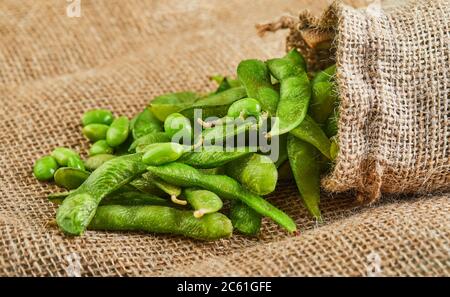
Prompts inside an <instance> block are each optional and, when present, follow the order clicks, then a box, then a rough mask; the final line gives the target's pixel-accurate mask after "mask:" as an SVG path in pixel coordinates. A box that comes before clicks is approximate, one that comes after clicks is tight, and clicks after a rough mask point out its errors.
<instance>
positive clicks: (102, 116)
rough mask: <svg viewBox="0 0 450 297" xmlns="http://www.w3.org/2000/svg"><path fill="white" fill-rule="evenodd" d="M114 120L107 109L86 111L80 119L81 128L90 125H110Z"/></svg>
mask: <svg viewBox="0 0 450 297" xmlns="http://www.w3.org/2000/svg"><path fill="white" fill-rule="evenodd" d="M113 120H114V116H113V114H112V112H111V111H109V110H107V109H92V110H89V111H86V112H85V113H84V114H83V117H82V118H81V122H82V124H83V126H87V125H90V124H104V125H110V124H111V123H112V122H113Z"/></svg>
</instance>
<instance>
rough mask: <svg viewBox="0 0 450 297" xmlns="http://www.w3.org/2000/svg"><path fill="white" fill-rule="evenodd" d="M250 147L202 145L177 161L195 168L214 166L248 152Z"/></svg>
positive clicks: (238, 157)
mask: <svg viewBox="0 0 450 297" xmlns="http://www.w3.org/2000/svg"><path fill="white" fill-rule="evenodd" d="M250 152H251V149H250V148H245V149H244V150H236V151H232V152H227V151H224V148H223V147H215V146H211V147H203V148H202V150H201V151H193V152H186V153H184V154H183V155H182V156H181V157H180V158H179V159H178V160H177V161H178V162H180V163H184V164H187V165H190V166H193V167H196V168H204V169H206V168H215V167H220V166H223V165H225V164H227V163H228V162H231V161H233V160H236V159H240V158H242V157H244V156H246V155H248V154H250Z"/></svg>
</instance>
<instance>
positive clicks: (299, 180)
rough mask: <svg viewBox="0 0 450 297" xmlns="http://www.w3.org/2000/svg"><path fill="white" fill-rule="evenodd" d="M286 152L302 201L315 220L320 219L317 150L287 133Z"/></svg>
mask: <svg viewBox="0 0 450 297" xmlns="http://www.w3.org/2000/svg"><path fill="white" fill-rule="evenodd" d="M288 153H289V162H290V165H291V169H292V173H293V175H294V179H295V182H296V184H297V187H298V189H299V192H300V195H301V197H302V199H303V202H304V203H305V206H306V208H307V209H308V211H309V212H310V213H311V214H312V215H313V216H314V217H315V218H316V219H317V220H321V214H320V208H319V203H320V169H319V165H318V162H317V158H318V151H317V149H316V148H315V147H313V146H312V145H310V144H309V143H307V142H305V141H302V140H300V139H298V138H296V137H294V136H292V135H289V137H288Z"/></svg>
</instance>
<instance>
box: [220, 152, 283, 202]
mask: <svg viewBox="0 0 450 297" xmlns="http://www.w3.org/2000/svg"><path fill="white" fill-rule="evenodd" d="M225 168H226V169H225V170H226V173H227V175H229V176H230V177H232V178H234V179H235V180H237V181H238V182H240V183H241V184H242V185H243V186H244V187H245V188H247V189H248V190H250V191H252V192H253V193H255V194H258V195H262V196H263V195H267V194H270V193H272V192H273V191H274V190H275V187H276V185H277V181H278V171H277V167H276V166H275V164H274V163H273V162H272V160H271V159H270V158H269V157H268V156H264V155H260V154H251V155H248V156H245V157H243V158H242V159H239V160H236V161H232V162H230V163H228V164H227V165H226V167H225Z"/></svg>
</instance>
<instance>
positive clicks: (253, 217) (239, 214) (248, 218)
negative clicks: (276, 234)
mask: <svg viewBox="0 0 450 297" xmlns="http://www.w3.org/2000/svg"><path fill="white" fill-rule="evenodd" d="M261 219H262V217H261V215H260V214H259V213H257V212H256V211H254V210H253V209H251V208H250V207H248V206H247V205H245V204H244V203H242V202H240V201H232V202H231V208H230V220H231V223H232V224H233V227H234V228H235V229H236V230H238V231H239V232H240V233H242V234H245V235H248V236H256V235H257V234H258V233H259V230H260V229H261Z"/></svg>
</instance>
